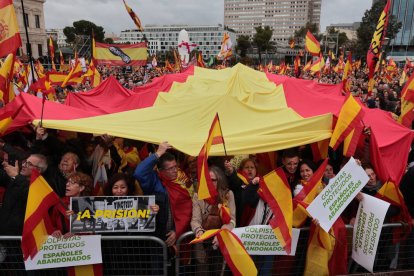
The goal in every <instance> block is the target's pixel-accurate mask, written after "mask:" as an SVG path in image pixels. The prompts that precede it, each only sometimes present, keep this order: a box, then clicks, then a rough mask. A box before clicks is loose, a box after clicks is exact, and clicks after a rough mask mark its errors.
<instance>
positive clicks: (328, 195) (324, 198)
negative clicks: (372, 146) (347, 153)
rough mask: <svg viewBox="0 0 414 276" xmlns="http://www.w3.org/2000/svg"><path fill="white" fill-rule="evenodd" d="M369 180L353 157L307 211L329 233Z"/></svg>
mask: <svg viewBox="0 0 414 276" xmlns="http://www.w3.org/2000/svg"><path fill="white" fill-rule="evenodd" d="M368 180H369V177H368V175H367V174H366V173H365V171H364V170H363V169H362V167H361V166H360V165H358V164H357V163H356V162H355V159H354V158H353V157H351V159H349V161H348V163H346V165H345V166H344V167H343V168H342V170H340V171H339V173H338V174H337V175H336V176H335V177H334V178H333V179H331V180H330V181H329V184H328V185H327V186H326V187H325V189H323V190H322V192H321V193H320V194H319V195H318V196H317V197H316V198H315V199H314V200H313V201H312V203H311V204H310V205H309V206H308V208H306V210H307V211H308V213H309V214H310V215H311V217H313V218H315V219H317V220H318V221H319V224H320V226H321V227H322V229H323V230H325V231H326V232H328V231H329V229H330V228H331V227H332V225H333V224H334V222H335V221H336V219H337V218H338V217H339V216H340V215H341V214H342V212H343V211H344V210H345V208H346V206H348V204H349V203H350V202H351V201H352V199H354V197H355V196H356V195H357V194H358V192H360V191H361V190H362V188H363V187H364V186H365V184H367V182H368Z"/></svg>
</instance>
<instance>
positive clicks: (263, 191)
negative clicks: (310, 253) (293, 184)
mask: <svg viewBox="0 0 414 276" xmlns="http://www.w3.org/2000/svg"><path fill="white" fill-rule="evenodd" d="M259 185H260V189H259V195H260V196H261V197H262V198H263V200H264V201H265V202H266V203H267V204H268V205H269V207H270V209H271V210H272V212H273V215H274V216H273V218H272V219H271V220H270V226H271V227H272V229H273V232H274V233H275V236H276V238H277V239H278V240H279V242H280V244H281V245H282V246H283V248H284V249H285V251H286V253H287V254H290V252H291V248H292V217H293V208H292V193H291V191H290V186H289V184H288V181H287V179H286V176H285V173H284V171H283V169H280V168H279V169H276V170H274V171H272V172H270V173H268V174H267V175H265V176H264V177H263V181H260V182H259Z"/></svg>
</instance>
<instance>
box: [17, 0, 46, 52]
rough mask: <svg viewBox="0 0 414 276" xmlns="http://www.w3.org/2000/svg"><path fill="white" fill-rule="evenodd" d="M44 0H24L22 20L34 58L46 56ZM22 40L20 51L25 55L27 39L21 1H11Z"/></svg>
mask: <svg viewBox="0 0 414 276" xmlns="http://www.w3.org/2000/svg"><path fill="white" fill-rule="evenodd" d="M45 2H46V0H24V2H23V4H24V11H25V12H24V18H25V19H26V22H27V31H28V34H29V40H30V45H31V50H32V55H33V57H34V58H38V57H40V56H45V55H47V36H46V30H45V15H44V12H43V4H44V3H45ZM13 3H14V9H15V11H16V17H17V22H18V24H19V31H20V36H21V38H22V51H23V54H27V53H28V51H27V46H26V44H27V39H26V32H25V28H24V23H23V22H24V21H23V9H22V4H21V1H13Z"/></svg>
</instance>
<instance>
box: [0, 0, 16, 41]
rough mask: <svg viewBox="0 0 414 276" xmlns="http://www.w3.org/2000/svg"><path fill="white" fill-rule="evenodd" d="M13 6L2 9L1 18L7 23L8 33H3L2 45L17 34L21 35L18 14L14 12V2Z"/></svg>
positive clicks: (0, 11) (0, 10)
mask: <svg viewBox="0 0 414 276" xmlns="http://www.w3.org/2000/svg"><path fill="white" fill-rule="evenodd" d="M10 2H11V4H10V5H7V6H5V7H4V8H1V9H0V18H1V20H2V21H4V22H7V25H6V26H5V27H7V31H4V32H2V36H1V39H0V43H1V42H3V41H5V40H7V39H9V38H12V37H13V36H14V35H15V34H16V33H19V25H18V23H17V17H16V12H15V11H14V6H13V2H12V1H10Z"/></svg>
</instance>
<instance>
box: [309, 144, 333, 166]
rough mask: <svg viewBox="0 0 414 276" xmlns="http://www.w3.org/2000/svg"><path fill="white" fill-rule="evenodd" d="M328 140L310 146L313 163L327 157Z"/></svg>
mask: <svg viewBox="0 0 414 276" xmlns="http://www.w3.org/2000/svg"><path fill="white" fill-rule="evenodd" d="M328 148H329V139H326V140H322V141H318V142H315V143H312V144H311V150H312V156H313V161H315V162H318V161H319V160H322V159H325V158H327V157H328Z"/></svg>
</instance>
